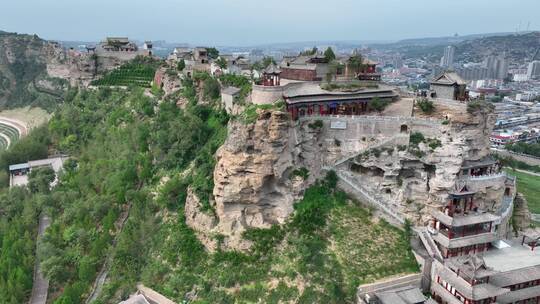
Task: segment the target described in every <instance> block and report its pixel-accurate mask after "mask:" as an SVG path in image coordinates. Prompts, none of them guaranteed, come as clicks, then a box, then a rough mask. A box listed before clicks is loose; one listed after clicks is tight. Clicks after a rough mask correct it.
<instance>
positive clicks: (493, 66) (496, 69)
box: [484, 55, 509, 80]
mask: <svg viewBox="0 0 540 304" xmlns="http://www.w3.org/2000/svg"><path fill="white" fill-rule="evenodd" d="M508 66H509V62H508V59H507V58H506V56H504V55H503V56H498V57H497V56H493V55H491V56H488V57H486V59H484V67H485V68H487V75H486V76H487V77H486V78H487V79H498V80H502V79H505V78H506V77H507V76H508Z"/></svg>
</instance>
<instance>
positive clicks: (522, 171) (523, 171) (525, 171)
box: [515, 169, 540, 176]
mask: <svg viewBox="0 0 540 304" xmlns="http://www.w3.org/2000/svg"><path fill="white" fill-rule="evenodd" d="M515 170H516V171H517V172H521V173H525V174H529V175H534V176H540V173H536V172H532V171H527V170H522V169H515Z"/></svg>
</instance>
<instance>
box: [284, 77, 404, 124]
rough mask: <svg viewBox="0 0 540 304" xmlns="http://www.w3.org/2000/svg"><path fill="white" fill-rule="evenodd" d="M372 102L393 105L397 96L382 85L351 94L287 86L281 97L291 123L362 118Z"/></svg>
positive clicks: (307, 85)
mask: <svg viewBox="0 0 540 304" xmlns="http://www.w3.org/2000/svg"><path fill="white" fill-rule="evenodd" d="M375 98H378V99H380V100H383V101H386V100H387V101H394V100H396V99H397V98H398V94H397V93H396V91H394V90H393V89H392V88H391V87H386V86H382V85H381V86H380V87H379V86H378V87H377V88H365V89H359V90H356V91H351V92H346V91H345V92H344V91H338V92H332V91H327V90H323V89H321V88H320V86H319V85H310V84H304V85H298V86H291V88H290V89H289V90H287V91H286V92H285V93H284V99H285V102H286V103H287V111H288V112H289V113H290V114H291V117H292V118H293V119H297V118H299V117H302V116H306V115H336V114H339V115H362V114H365V113H367V112H368V111H369V103H370V102H371V101H372V100H373V99H375Z"/></svg>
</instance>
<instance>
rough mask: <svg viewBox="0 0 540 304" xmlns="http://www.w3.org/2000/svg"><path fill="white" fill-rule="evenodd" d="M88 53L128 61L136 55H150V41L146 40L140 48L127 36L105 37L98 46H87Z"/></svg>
mask: <svg viewBox="0 0 540 304" xmlns="http://www.w3.org/2000/svg"><path fill="white" fill-rule="evenodd" d="M87 51H88V52H89V53H94V54H96V55H98V56H99V57H101V58H111V59H115V61H118V60H119V61H120V62H122V61H128V60H132V59H134V58H135V57H137V56H152V42H151V41H146V42H145V43H144V45H143V48H142V49H139V47H138V46H137V44H136V43H135V42H133V41H130V40H129V38H127V37H107V38H105V39H104V40H103V41H101V42H100V43H99V44H98V46H96V47H94V46H90V47H87Z"/></svg>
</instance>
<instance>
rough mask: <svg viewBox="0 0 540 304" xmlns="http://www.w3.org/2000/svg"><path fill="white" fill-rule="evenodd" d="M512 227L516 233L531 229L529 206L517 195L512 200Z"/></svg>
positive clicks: (521, 195) (522, 197)
mask: <svg viewBox="0 0 540 304" xmlns="http://www.w3.org/2000/svg"><path fill="white" fill-rule="evenodd" d="M513 221H514V227H515V229H517V230H518V231H523V230H525V229H527V228H530V227H531V213H530V211H529V205H528V204H527V200H526V199H525V196H523V194H521V193H518V194H517V195H516V198H515V199H514V218H513Z"/></svg>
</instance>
